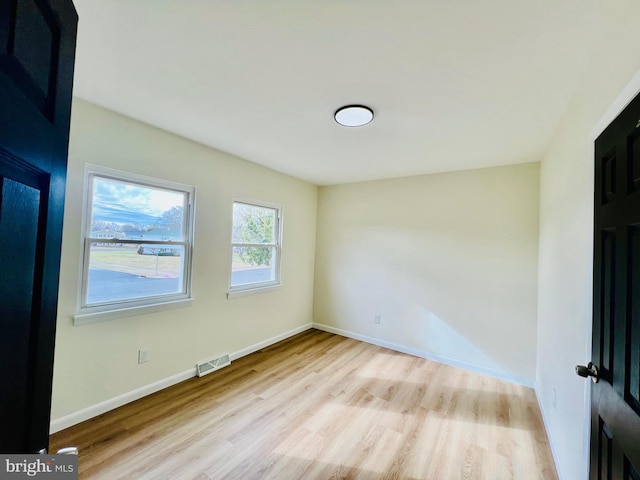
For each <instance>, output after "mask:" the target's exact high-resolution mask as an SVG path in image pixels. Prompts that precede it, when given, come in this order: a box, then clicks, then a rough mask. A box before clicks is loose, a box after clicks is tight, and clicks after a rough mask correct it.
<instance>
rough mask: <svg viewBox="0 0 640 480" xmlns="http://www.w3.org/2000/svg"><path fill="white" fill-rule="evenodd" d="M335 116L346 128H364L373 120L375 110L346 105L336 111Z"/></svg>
mask: <svg viewBox="0 0 640 480" xmlns="http://www.w3.org/2000/svg"><path fill="white" fill-rule="evenodd" d="M333 116H334V118H335V119H336V122H338V123H339V124H340V125H343V126H345V127H362V126H363V125H366V124H367V123H370V122H371V120H373V110H371V109H370V108H369V107H365V106H364V105H346V106H344V107H341V108H339V109H338V110H336V113H334V114H333Z"/></svg>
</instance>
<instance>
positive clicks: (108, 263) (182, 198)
mask: <svg viewBox="0 0 640 480" xmlns="http://www.w3.org/2000/svg"><path fill="white" fill-rule="evenodd" d="M85 195H86V201H85V210H84V225H83V246H84V249H83V257H82V285H81V288H80V301H79V304H80V309H79V314H78V315H76V317H75V322H76V323H78V322H80V323H87V322H90V321H96V320H99V319H102V318H101V317H117V316H123V314H131V313H133V312H135V311H137V310H138V309H139V308H142V307H151V306H154V307H162V306H164V307H165V308H166V306H169V305H170V304H175V303H179V302H181V301H188V300H190V299H191V252H192V242H193V205H194V197H195V189H194V187H191V186H187V185H181V184H178V183H174V182H169V181H164V180H157V179H153V178H149V177H144V176H141V175H134V174H129V173H124V172H119V171H116V170H111V169H106V168H101V167H95V166H88V167H87V173H86V193H85ZM173 306H176V305H173ZM118 312H119V313H120V314H118ZM114 313H115V315H114ZM105 314H109V315H105Z"/></svg>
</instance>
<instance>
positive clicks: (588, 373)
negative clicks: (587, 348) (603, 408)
mask: <svg viewBox="0 0 640 480" xmlns="http://www.w3.org/2000/svg"><path fill="white" fill-rule="evenodd" d="M576 373H577V374H578V375H580V376H581V377H584V378H589V377H591V381H593V383H598V367H596V366H595V365H594V364H593V363H592V362H589V363H588V364H587V366H586V367H585V366H584V365H576Z"/></svg>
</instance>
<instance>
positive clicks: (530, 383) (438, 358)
mask: <svg viewBox="0 0 640 480" xmlns="http://www.w3.org/2000/svg"><path fill="white" fill-rule="evenodd" d="M312 325H313V328H317V329H318V330H323V331H325V332H330V333H335V334H336V335H341V336H343V337H348V338H353V339H354V340H360V341H361V342H365V343H371V344H372V345H377V346H379V347H384V348H388V349H389V350H395V351H396V352H401V353H407V354H409V355H413V356H415V357H420V358H426V359H427V360H433V361H435V362H438V363H444V364H445V365H451V366H452V367H458V368H463V369H465V370H469V371H472V372H476V373H481V374H483V375H488V376H490V377H493V378H499V379H500V380H505V381H507V382H511V383H516V384H518V385H524V386H525V387H530V388H534V386H535V381H534V380H533V379H530V378H526V377H521V376H518V375H512V374H510V373H507V372H501V371H499V370H494V369H491V368H486V367H482V366H480V365H475V364H472V363H467V362H462V361H460V360H455V359H453V358H448V357H445V356H442V355H436V354H433V353H428V352H424V351H422V350H418V349H417V348H411V347H406V346H404V345H399V344H397V343H391V342H387V341H384V340H380V339H378V338H374V337H368V336H366V335H361V334H359V333H354V332H350V331H347V330H342V329H340V328H335V327H331V326H329V325H323V324H321V323H313V324H312Z"/></svg>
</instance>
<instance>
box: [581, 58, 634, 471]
mask: <svg viewBox="0 0 640 480" xmlns="http://www.w3.org/2000/svg"><path fill="white" fill-rule="evenodd" d="M638 95H640V69H639V70H637V71H636V73H635V74H634V75H633V77H632V78H631V80H629V82H628V83H627V84H626V85H625V86H624V88H623V89H622V91H621V92H620V93H619V94H618V96H617V97H616V98H615V100H614V101H613V102H612V103H611V104H610V105H609V107H608V108H607V110H606V111H605V113H604V114H603V115H602V117H600V119H599V120H598V122H596V124H595V125H594V126H593V128H592V129H591V131H590V132H589V143H590V147H589V161H590V162H593V159H594V158H595V154H596V151H595V142H596V139H597V138H598V137H599V136H600V134H601V133H602V132H604V130H605V129H606V128H607V127H608V126H609V125H610V124H611V123H612V122H613V121H614V120H615V119H616V117H617V116H618V115H619V114H620V113H622V111H623V110H624V109H625V108H626V107H627V106H628V105H629V104H630V103H631V101H632V100H633V99H634V98H636V97H637V96H638ZM590 165H592V163H590ZM591 174H592V175H593V174H594V169H593V168H591ZM594 184H595V179H594V178H593V177H592V178H591V186H592V187H593V186H594ZM589 201H590V202H591V206H592V208H593V192H592V194H591V198H590V199H589ZM591 222H592V224H591V231H593V230H594V227H595V225H594V223H593V222H594V216H593V211H592V212H591ZM591 250H592V251H593V238H591ZM591 271H592V272H593V255H591ZM590 281H591V282H593V279H590ZM590 290H591V292H592V297H591V315H589V317H588V318H586V319H585V324H586V325H585V331H586V332H587V336H586V339H587V341H586V343H585V346H584V349H585V355H584V358H585V359H590V358H591V355H592V339H593V283H592V284H591V287H590ZM591 385H592V382H591V381H588V382H587V381H585V393H584V411H585V416H584V424H583V431H584V435H583V452H585V456H586V458H585V459H584V461H585V462H586V463H587V465H590V461H591V395H592V389H591Z"/></svg>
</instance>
